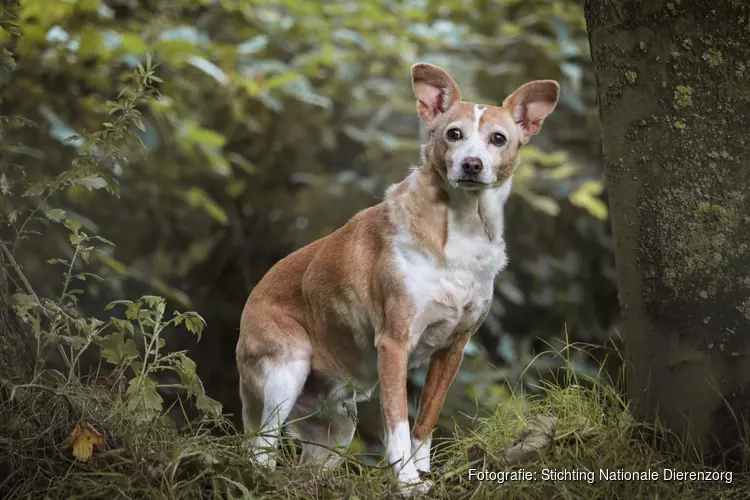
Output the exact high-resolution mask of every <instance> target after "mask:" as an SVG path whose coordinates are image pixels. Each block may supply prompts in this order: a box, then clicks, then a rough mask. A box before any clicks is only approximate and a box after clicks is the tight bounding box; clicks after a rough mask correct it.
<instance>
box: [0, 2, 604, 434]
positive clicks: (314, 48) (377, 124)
mask: <svg viewBox="0 0 750 500" xmlns="http://www.w3.org/2000/svg"><path fill="white" fill-rule="evenodd" d="M581 3H582V2H578V1H565V0H523V1H521V0H462V1H457V0H446V1H429V2H428V1H427V0H408V1H382V0H369V1H338V2H325V1H310V0H277V1H272V0H269V1H261V0H23V1H21V2H20V5H21V8H20V10H19V12H20V16H21V17H20V19H18V20H17V22H18V24H19V26H20V27H21V29H22V32H23V36H21V37H20V38H17V39H14V40H13V41H12V43H13V45H14V47H13V51H14V52H15V54H16V64H15V67H14V68H8V67H6V68H3V71H2V75H1V76H0V88H1V89H2V90H0V96H2V105H3V112H2V114H3V115H6V116H11V117H12V116H19V117H24V118H25V119H24V120H22V119H18V120H10V121H7V122H4V123H3V128H2V134H3V138H2V141H3V142H4V157H3V162H2V165H3V167H2V168H3V179H11V178H13V176H16V177H17V176H19V175H24V176H26V177H27V178H28V180H30V181H37V180H44V179H49V178H51V177H52V176H54V175H56V174H57V173H59V172H61V171H63V170H65V169H66V168H68V167H69V165H70V162H71V161H72V160H73V159H74V158H75V157H76V154H77V153H78V152H79V150H80V148H81V147H82V144H81V141H82V140H81V139H79V140H72V141H70V140H69V141H66V140H65V139H66V138H68V137H69V136H72V135H81V134H82V133H84V132H86V131H94V130H99V129H100V128H101V127H102V124H103V123H104V122H106V121H107V115H106V109H107V108H106V103H107V101H109V100H112V99H115V98H116V97H117V95H118V93H119V91H120V90H121V88H122V84H121V80H120V77H121V75H123V74H125V73H126V72H128V71H131V70H132V69H133V68H134V67H136V65H137V64H138V63H139V62H143V61H144V59H145V57H146V54H147V53H150V54H151V57H152V59H153V61H154V63H156V64H158V67H157V68H156V75H157V76H158V77H159V78H160V79H161V80H162V81H163V82H162V83H160V84H159V88H158V91H159V93H160V95H161V98H160V99H158V100H155V101H152V102H150V103H149V105H148V106H147V107H144V108H143V109H141V111H142V112H143V113H144V119H143V123H142V125H143V127H142V130H138V131H137V133H138V134H139V137H140V139H141V141H142V143H143V146H138V147H131V148H129V149H126V150H122V151H121V152H122V155H121V156H120V157H119V159H118V161H116V162H112V163H111V165H110V166H111V170H112V175H113V176H114V178H115V179H116V180H117V181H118V183H119V185H120V189H119V198H117V197H113V196H111V195H110V194H108V193H107V192H106V191H105V190H103V189H102V190H87V189H86V188H85V187H77V188H73V189H70V190H68V191H66V192H65V194H64V195H61V196H54V197H49V198H41V197H34V196H32V197H31V199H32V200H33V201H34V203H37V204H38V203H43V205H44V207H45V208H49V209H54V208H60V209H63V210H65V211H66V212H67V213H68V215H69V216H71V217H74V218H77V219H78V220H80V221H81V223H82V224H83V226H84V228H85V230H86V231H87V232H89V233H90V234H98V235H100V236H102V237H104V238H106V239H107V240H110V241H112V242H113V243H114V244H115V247H114V248H113V249H111V251H109V252H108V253H107V254H106V255H102V256H93V255H92V257H91V259H90V261H89V263H88V264H86V263H83V262H81V263H80V265H81V270H84V269H85V270H93V271H94V272H97V273H99V274H101V275H102V276H104V277H105V278H106V280H105V281H103V282H98V281H94V280H90V281H86V282H83V283H81V285H82V286H81V287H80V288H81V289H82V291H83V292H84V293H82V295H81V298H80V301H79V307H80V308H81V309H82V310H83V311H87V312H88V313H90V314H95V315H106V313H104V311H103V307H104V306H105V305H106V304H107V303H109V302H110V301H111V300H114V299H117V298H126V297H127V298H135V297H138V296H140V295H142V294H144V293H150V294H157V295H163V296H165V297H167V298H168V300H169V304H170V305H171V306H172V307H174V308H179V309H181V310H185V309H193V310H195V311H197V312H199V313H200V314H201V315H202V316H203V317H204V318H205V320H206V321H207V325H208V326H207V328H206V330H205V332H204V334H203V338H202V340H201V341H200V342H196V340H195V338H194V337H193V336H192V335H188V334H187V333H184V334H183V333H180V334H179V335H177V334H174V335H173V338H170V339H169V342H168V345H169V346H170V347H171V348H173V349H189V350H190V353H191V357H192V358H193V359H194V360H195V361H196V363H197V366H198V373H199V375H200V376H201V377H202V379H203V382H204V384H205V387H206V391H207V393H208V394H209V395H210V396H211V397H213V398H215V399H217V400H219V401H220V402H221V403H222V404H223V405H224V410H225V412H227V413H230V414H234V415H235V416H236V417H238V416H239V409H240V402H239V398H238V396H237V375H236V370H235V367H234V347H235V343H236V341H237V336H238V325H239V317H240V313H241V310H242V307H243V305H244V302H245V300H246V298H247V295H248V293H249V292H250V290H251V289H252V288H253V286H254V285H255V284H256V283H257V282H258V281H259V280H260V279H261V278H262V277H263V275H264V273H265V272H266V271H267V270H268V269H269V268H270V267H271V266H272V265H273V264H274V263H275V262H276V261H277V260H279V259H280V258H282V257H284V256H285V255H287V254H288V253H290V252H291V251H293V250H295V249H296V248H299V247H301V246H303V245H305V244H306V243H308V242H310V241H312V240H314V239H316V238H319V237H321V236H324V235H325V234H328V233H329V232H331V231H333V230H334V229H336V228H337V227H339V226H340V225H342V224H343V223H344V222H346V220H347V219H348V218H349V217H351V216H352V215H353V214H354V213H355V212H356V211H358V210H360V209H362V208H364V207H367V206H369V205H372V204H375V203H377V202H378V201H379V199H380V198H381V197H382V194H383V191H384V189H385V188H386V187H387V186H388V185H389V184H390V183H392V182H396V181H399V180H401V179H402V178H403V177H404V176H405V175H406V174H407V171H408V168H409V166H410V165H413V164H415V163H417V162H418V161H419V144H420V136H421V134H422V133H423V131H422V130H421V128H420V127H421V125H420V121H419V119H418V117H417V115H416V112H415V99H414V96H413V94H412V90H411V82H410V75H409V67H410V66H411V64H413V63H414V62H417V61H427V62H431V63H433V64H437V65H440V66H442V67H444V68H446V69H447V70H448V71H449V72H450V73H451V74H452V75H453V76H454V77H455V79H456V80H457V82H458V84H459V86H460V87H461V90H462V92H463V95H464V98H465V99H466V100H470V101H475V102H481V103H491V104H499V103H501V102H502V101H503V99H504V98H505V97H506V96H507V95H509V94H510V93H511V92H512V91H513V90H515V89H516V88H517V87H518V86H520V85H521V84H523V83H525V82H527V81H529V80H533V79H542V78H544V79H547V78H549V79H556V80H558V81H559V82H560V84H561V87H562V95H561V99H560V104H559V105H558V107H557V109H556V111H555V112H554V113H553V114H552V115H551V116H550V117H549V118H548V119H547V120H546V121H545V124H544V128H543V130H542V132H541V134H540V135H539V136H537V137H535V138H534V139H533V140H532V143H531V144H530V145H528V146H526V147H525V149H523V155H522V165H521V167H520V170H519V171H518V172H517V174H516V176H515V180H514V188H513V195H512V197H511V200H510V202H509V206H508V209H507V226H506V227H507V229H506V239H507V241H508V245H509V257H510V265H509V267H508V269H507V271H505V272H504V273H503V274H502V275H501V276H500V277H499V278H498V280H497V283H496V294H495V297H496V298H495V302H494V304H493V307H492V310H491V313H490V316H489V317H488V319H487V321H486V322H485V324H484V326H483V327H482V329H481V330H480V331H479V333H478V335H477V336H476V337H475V339H474V340H473V341H472V343H471V344H470V345H469V346H468V348H467V352H466V354H467V355H466V357H465V361H464V364H463V367H462V371H461V373H460V375H459V376H458V378H457V380H456V382H455V384H454V386H453V387H452V389H451V392H450V394H449V397H448V400H447V403H446V407H445V409H444V411H443V413H442V415H441V425H442V426H443V427H444V428H447V429H450V428H451V427H452V426H453V421H454V420H455V421H457V422H458V423H459V425H466V426H470V425H471V420H472V419H473V418H474V417H476V416H481V415H483V414H485V413H486V412H487V411H488V410H491V409H492V408H494V407H495V406H496V405H497V404H499V403H502V402H503V401H504V400H505V399H506V398H507V397H508V395H509V394H510V391H511V390H513V389H518V388H523V389H525V390H529V391H534V387H535V386H536V385H537V384H538V383H539V380H540V379H542V378H544V377H547V376H548V374H549V373H554V370H555V369H556V367H559V366H560V364H561V362H562V361H563V358H562V357H561V356H556V355H554V354H553V352H552V351H554V350H556V349H560V347H561V346H562V345H563V342H564V341H565V340H566V339H567V341H568V342H586V343H591V344H595V345H603V344H605V343H606V342H607V341H609V340H612V339H615V338H616V335H617V333H616V331H615V328H614V325H616V322H617V320H618V318H617V314H618V307H617V290H616V284H615V279H614V259H613V255H612V248H611V247H612V244H611V236H610V229H609V223H608V220H607V215H608V214H607V204H606V193H605V192H604V191H603V188H602V178H603V172H602V168H601V161H600V146H599V144H600V136H599V129H598V126H599V125H598V114H597V109H596V96H595V81H594V77H593V73H592V67H591V62H590V56H589V52H588V39H587V34H586V26H585V22H584V18H583V12H582V7H581ZM2 33H3V35H2V36H3V37H4V42H8V41H9V40H10V39H11V38H10V37H11V35H10V34H9V32H8V31H3V32H2ZM11 69H12V70H13V71H12V72H11V71H10V70H11ZM14 165H21V166H22V167H23V169H20V168H15V167H14ZM0 187H3V186H0ZM0 196H2V197H3V198H5V201H3V202H2V211H3V212H2V213H3V216H4V217H5V218H6V219H7V218H9V217H12V210H13V207H14V206H17V203H19V201H18V199H14V198H13V197H12V196H11V194H10V191H9V190H6V189H2V195H0ZM48 222H49V221H40V222H39V234H37V235H35V236H34V237H33V238H29V239H27V240H24V241H21V242H19V244H18V246H17V248H16V258H17V259H18V260H19V263H20V264H21V265H22V267H23V269H24V270H25V272H26V275H27V277H28V278H29V280H30V281H31V282H32V283H33V285H34V287H35V288H36V289H37V291H38V293H39V294H40V295H41V294H44V295H45V296H54V295H55V294H56V293H57V294H59V293H60V291H59V288H60V286H61V270H60V268H59V267H53V266H51V265H50V264H48V263H47V260H48V259H49V258H50V257H59V256H61V254H65V253H71V252H72V250H71V248H70V245H69V244H68V239H67V234H68V232H67V230H66V229H65V228H63V227H61V226H59V225H54V224H48ZM12 236H13V235H12V233H11V234H6V235H4V237H6V238H10V237H12ZM570 357H571V358H572V359H571V363H572V366H573V367H574V369H575V370H579V371H581V372H584V373H588V374H589V375H591V376H598V374H597V370H598V368H599V367H598V364H597V360H596V359H590V358H585V357H583V356H580V357H577V356H576V354H574V353H572V352H571V354H570ZM423 377H424V373H423V372H420V371H417V372H415V373H413V374H412V375H411V385H412V390H413V391H412V395H411V397H410V401H411V402H412V403H416V401H417V398H418V393H419V389H420V387H421V383H422V380H423ZM413 409H414V408H412V410H413ZM378 417H379V414H378V410H377V402H373V403H371V404H369V405H366V406H365V407H364V408H361V420H362V421H363V422H368V423H369V424H371V425H369V424H368V425H363V426H362V427H361V428H362V429H363V430H364V431H367V432H369V433H370V434H367V432H363V433H362V434H361V439H362V442H364V443H374V442H376V441H377V430H378V426H377V425H375V421H376V420H377V418H378ZM234 420H235V422H238V423H239V418H234Z"/></svg>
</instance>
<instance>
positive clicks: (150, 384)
mask: <svg viewBox="0 0 750 500" xmlns="http://www.w3.org/2000/svg"><path fill="white" fill-rule="evenodd" d="M125 395H126V397H127V404H126V406H127V409H128V410H130V411H133V412H160V411H161V410H162V403H163V401H164V400H163V399H162V397H161V396H160V395H159V392H158V391H157V390H156V382H154V381H153V380H152V379H151V378H150V377H149V376H147V375H144V376H138V377H135V378H132V379H130V382H129V383H128V390H127V391H126V392H125Z"/></svg>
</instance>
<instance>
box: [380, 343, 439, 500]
mask: <svg viewBox="0 0 750 500" xmlns="http://www.w3.org/2000/svg"><path fill="white" fill-rule="evenodd" d="M408 358H409V344H408V340H407V339H404V340H401V339H397V338H394V337H392V336H383V337H381V339H380V341H379V342H378V377H379V378H380V399H381V404H382V407H383V425H384V428H385V454H386V459H387V460H388V463H390V464H392V465H393V470H394V472H395V473H396V475H397V476H398V480H399V482H400V483H402V485H403V486H402V493H404V494H409V493H413V492H416V491H426V490H427V489H429V485H427V484H424V482H423V481H422V480H421V479H420V477H419V473H418V472H417V468H416V466H415V465H414V460H413V457H412V450H411V434H410V432H409V415H408V411H407V400H406V369H407V362H408Z"/></svg>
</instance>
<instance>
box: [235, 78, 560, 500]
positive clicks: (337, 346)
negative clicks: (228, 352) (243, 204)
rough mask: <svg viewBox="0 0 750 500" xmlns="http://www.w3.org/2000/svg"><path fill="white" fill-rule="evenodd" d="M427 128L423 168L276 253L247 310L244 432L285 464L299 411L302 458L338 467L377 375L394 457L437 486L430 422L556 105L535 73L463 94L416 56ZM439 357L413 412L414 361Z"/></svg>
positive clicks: (476, 319)
mask: <svg viewBox="0 0 750 500" xmlns="http://www.w3.org/2000/svg"><path fill="white" fill-rule="evenodd" d="M411 76H412V86H413V90H414V94H415V96H416V98H417V113H418V115H419V116H420V117H421V119H422V120H423V121H424V123H425V125H426V126H427V129H428V132H429V139H428V140H427V142H426V144H424V145H423V146H422V148H421V160H422V162H421V165H420V166H419V167H416V168H413V169H412V171H411V173H410V174H409V175H408V176H407V178H406V179H405V180H404V181H402V182H400V183H397V184H394V185H392V186H390V187H389V188H388V189H387V190H386V192H385V197H384V199H383V201H382V202H381V203H379V204H377V205H375V206H372V207H370V208H367V209H365V210H362V211H360V212H359V213H357V214H356V215H354V216H353V217H352V218H351V219H350V220H349V221H348V222H347V223H346V224H345V225H344V226H342V227H341V228H339V229H338V230H337V231H335V232H333V233H331V234H329V235H328V236H325V237H324V238H322V239H319V240H317V241H314V242H312V243H310V244H309V245H307V246H305V247H303V248H301V249H299V250H297V251H295V252H294V253H292V254H290V255H289V256H287V257H286V258H284V259H282V260H281V261H279V262H278V263H277V264H276V265H274V266H273V267H272V268H271V269H270V270H269V271H268V273H267V274H266V275H265V276H264V278H263V279H262V280H261V281H260V282H259V283H258V284H257V286H256V287H255V288H254V289H253V291H252V292H251V293H250V296H249V298H248V300H247V303H246V305H245V308H244V310H243V312H242V317H241V324H240V337H239V340H238V343H237V349H236V358H237V368H238V371H239V375H240V397H241V399H242V408H243V409H242V419H243V426H244V428H245V431H246V432H248V433H253V434H254V437H253V438H252V441H251V444H250V446H251V449H252V450H253V453H255V456H256V459H257V460H258V461H260V462H261V463H262V464H265V465H266V466H268V467H271V468H273V467H275V463H276V461H275V459H274V458H273V450H274V449H275V447H276V446H277V442H278V439H279V433H280V431H281V428H282V426H284V425H285V424H286V426H287V428H288V430H289V432H290V434H291V435H292V436H294V437H297V438H299V439H300V440H302V442H303V444H302V454H301V462H302V463H310V464H319V465H321V466H323V467H325V468H329V467H331V466H332V465H334V464H336V463H337V462H338V461H339V459H340V456H339V454H338V453H337V451H336V450H337V448H339V447H345V446H347V445H348V444H349V443H350V442H351V440H352V438H353V436H354V432H355V427H356V403H357V402H359V401H361V400H363V399H365V398H367V397H369V395H370V394H371V393H372V391H373V390H374V388H375V386H376V385H377V384H379V385H380V399H381V405H382V416H383V426H384V435H385V449H386V452H385V454H386V459H387V460H388V462H389V463H390V464H392V467H393V470H394V472H395V474H396V476H397V479H398V481H399V485H400V491H401V493H403V494H404V495H410V494H414V493H420V492H426V491H428V490H429V489H430V487H431V484H430V482H429V481H428V480H426V479H423V477H422V475H421V474H420V471H423V472H425V473H428V472H429V471H430V446H431V433H432V430H433V427H434V425H435V422H436V420H437V418H438V415H439V413H440V410H441V407H442V405H443V402H444V400H445V395H446V392H447V391H448V388H449V386H450V385H451V382H452V381H453V378H454V376H455V375H456V372H457V371H458V368H459V365H460V363H461V360H462V357H463V351H464V346H465V345H466V343H467V342H468V341H469V339H470V338H471V337H472V335H473V334H474V333H475V332H476V331H477V329H478V328H479V326H480V325H481V324H482V322H483V321H484V319H485V317H486V316H487V313H488V311H489V309H490V305H491V303H492V298H493V290H494V279H495V277H496V276H497V274H498V273H499V272H500V271H502V270H503V269H504V268H505V267H506V265H507V262H508V259H507V255H506V245H505V242H504V239H503V209H504V205H505V203H506V201H507V199H508V196H509V195H510V190H511V178H512V175H513V172H514V170H515V169H516V167H517V165H518V163H519V149H520V148H521V146H523V145H524V144H526V143H527V142H528V141H529V139H530V138H531V137H532V136H533V135H535V134H537V133H538V132H539V130H540V129H541V127H542V123H543V121H544V119H545V118H546V117H547V116H548V115H549V114H550V113H551V112H552V111H553V109H554V108H555V106H556V104H557V100H558V96H559V92H560V86H559V84H558V83H557V82H555V81H553V80H537V81H533V82H529V83H527V84H525V85H523V86H521V87H520V88H518V89H517V90H516V91H515V92H514V93H513V94H511V95H510V96H509V97H508V98H507V99H506V100H505V101H504V102H503V104H502V106H490V105H479V104H473V103H470V102H464V101H462V100H461V92H460V91H459V88H458V86H457V85H456V82H455V81H454V80H453V78H451V76H450V75H449V74H448V73H446V72H445V71H444V70H443V69H441V68H439V67H436V66H433V65H430V64H426V63H418V64H415V65H413V66H412V68H411ZM427 361H429V365H428V368H427V376H426V379H425V383H424V389H423V391H422V395H421V398H420V401H419V406H418V411H417V415H416V419H415V421H414V425H413V427H412V428H411V430H410V427H409V420H408V414H407V394H406V385H407V370H408V369H410V368H412V367H414V366H417V365H419V364H422V363H424V362H427Z"/></svg>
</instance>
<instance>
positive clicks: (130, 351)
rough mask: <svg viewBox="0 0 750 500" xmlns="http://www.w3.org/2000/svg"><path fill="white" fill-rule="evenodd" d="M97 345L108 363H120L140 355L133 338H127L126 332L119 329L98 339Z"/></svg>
mask: <svg viewBox="0 0 750 500" xmlns="http://www.w3.org/2000/svg"><path fill="white" fill-rule="evenodd" d="M95 343H96V345H98V346H99V347H101V349H102V357H103V358H104V359H106V360H107V362H108V363H110V364H113V365H119V364H120V363H122V362H123V361H127V360H128V359H130V358H135V357H137V356H138V349H137V348H136V346H135V342H133V339H125V332H123V331H119V332H115V333H113V334H111V335H107V336H106V337H104V338H102V339H100V340H97V341H96V342H95Z"/></svg>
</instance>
